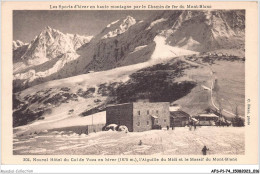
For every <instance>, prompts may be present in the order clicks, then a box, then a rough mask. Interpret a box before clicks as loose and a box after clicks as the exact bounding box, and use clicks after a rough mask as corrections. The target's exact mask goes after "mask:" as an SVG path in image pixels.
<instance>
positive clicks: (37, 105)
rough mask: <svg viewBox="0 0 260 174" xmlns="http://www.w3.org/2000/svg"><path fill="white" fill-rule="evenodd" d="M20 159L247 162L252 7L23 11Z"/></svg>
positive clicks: (16, 148)
mask: <svg viewBox="0 0 260 174" xmlns="http://www.w3.org/2000/svg"><path fill="white" fill-rule="evenodd" d="M12 15H13V43H12V51H13V53H12V55H13V88H12V91H13V93H12V96H13V97H12V98H13V99H12V101H13V105H12V110H13V111H12V120H13V122H12V125H13V135H12V136H13V155H244V153H245V61H246V60H247V59H248V57H245V27H246V26H245V23H246V20H245V10H153V11H149V10H138V11H135V10H100V11H99V10H91V11H87V10H80V11H74V10H62V11H59V10H14V11H13V14H12Z"/></svg>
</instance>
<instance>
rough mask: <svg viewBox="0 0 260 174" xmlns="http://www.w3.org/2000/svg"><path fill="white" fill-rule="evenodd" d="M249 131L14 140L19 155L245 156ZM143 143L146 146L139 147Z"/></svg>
mask: <svg viewBox="0 0 260 174" xmlns="http://www.w3.org/2000/svg"><path fill="white" fill-rule="evenodd" d="M244 132H245V129H244V128H237V127H197V129H196V130H193V129H192V130H189V128H188V127H180V128H175V129H174V130H168V131H167V130H151V131H146V132H129V133H124V132H114V131H106V132H98V133H91V134H89V135H86V134H81V135H78V134H75V133H73V132H64V131H61V132H58V131H53V132H50V131H49V132H41V133H37V134H33V135H29V136H23V137H14V149H13V153H14V154H15V155H24V154H25V155H32V154H39V155H40V154H51V155H56V154H57V155H156V154H161V155H201V154H202V153H201V149H202V148H203V146H204V145H206V146H207V148H209V149H210V150H209V151H208V155H216V154H217V155H224V154H230V155H234V154H239V155H242V154H244V153H245V135H244ZM140 140H141V141H142V145H138V143H139V142H140Z"/></svg>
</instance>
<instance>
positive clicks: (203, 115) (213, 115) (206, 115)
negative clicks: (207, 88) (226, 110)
mask: <svg viewBox="0 0 260 174" xmlns="http://www.w3.org/2000/svg"><path fill="white" fill-rule="evenodd" d="M198 116H199V117H216V118H218V116H217V115H215V114H212V113H209V114H199V115H198Z"/></svg>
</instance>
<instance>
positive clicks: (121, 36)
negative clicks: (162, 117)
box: [13, 10, 245, 91]
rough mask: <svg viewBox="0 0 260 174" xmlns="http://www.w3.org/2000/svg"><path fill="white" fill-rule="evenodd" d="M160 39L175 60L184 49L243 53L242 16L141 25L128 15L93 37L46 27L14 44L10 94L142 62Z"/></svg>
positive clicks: (174, 17) (168, 18) (179, 15)
mask: <svg viewBox="0 0 260 174" xmlns="http://www.w3.org/2000/svg"><path fill="white" fill-rule="evenodd" d="M158 37H160V39H161V40H160V43H162V44H166V45H168V46H171V47H175V48H176V50H177V49H180V50H181V51H176V50H170V51H171V52H172V56H175V57H177V56H178V55H180V54H182V53H181V52H183V50H187V51H193V52H212V51H213V52H214V51H218V50H221V51H222V52H223V51H224V52H225V50H227V51H228V50H233V49H235V50H240V52H243V51H244V40H245V12H244V11H242V10H228V11H225V10H221V11H220V10H217V11H214V10H211V11H161V12H158V14H156V15H153V16H151V17H150V18H148V19H147V20H145V21H138V20H136V19H134V18H133V17H131V16H127V17H126V18H122V19H118V20H116V21H114V22H112V23H110V24H108V25H107V26H106V27H105V28H104V29H103V30H102V31H101V32H100V33H99V34H97V35H96V36H94V37H92V36H80V35H77V34H64V33H62V32H60V31H58V30H56V29H52V28H50V27H46V28H44V29H43V30H42V32H41V33H40V34H39V35H38V36H36V37H35V39H34V40H33V41H31V42H30V43H23V42H22V41H13V62H14V66H13V75H14V80H13V84H14V91H21V90H23V89H25V88H28V87H30V86H34V85H38V84H40V83H43V82H47V81H50V80H54V79H61V78H66V77H71V76H75V75H79V74H84V73H88V72H89V71H103V70H109V69H113V68H116V67H120V66H126V65H132V64H137V63H142V62H146V61H148V60H150V59H152V55H153V54H154V53H155V52H156V44H157V46H158V45H159V44H160V43H159V42H156V41H158ZM156 39H157V40H156ZM163 42H164V43H163ZM157 52H158V50H157ZM159 52H160V51H159ZM166 52H167V50H166ZM168 52H169V50H168ZM160 54H162V55H163V54H164V50H161V53H160Z"/></svg>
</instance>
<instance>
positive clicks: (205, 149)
mask: <svg viewBox="0 0 260 174" xmlns="http://www.w3.org/2000/svg"><path fill="white" fill-rule="evenodd" d="M207 150H209V149H208V148H207V147H206V146H204V147H203V149H202V150H201V151H202V153H203V155H207Z"/></svg>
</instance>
